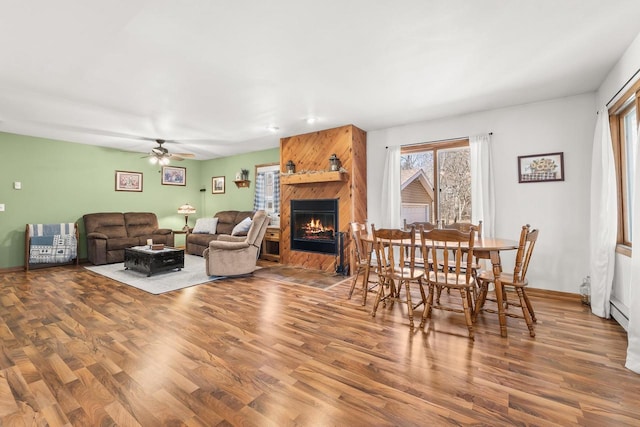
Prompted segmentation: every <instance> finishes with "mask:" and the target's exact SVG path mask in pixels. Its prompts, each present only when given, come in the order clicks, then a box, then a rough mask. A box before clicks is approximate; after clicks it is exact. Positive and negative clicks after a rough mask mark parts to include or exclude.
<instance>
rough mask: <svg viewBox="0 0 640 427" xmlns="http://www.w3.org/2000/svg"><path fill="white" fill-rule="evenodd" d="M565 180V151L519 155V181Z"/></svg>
mask: <svg viewBox="0 0 640 427" xmlns="http://www.w3.org/2000/svg"><path fill="white" fill-rule="evenodd" d="M550 181H564V153H545V154H534V155H529V156H518V182H520V183H527V182H550Z"/></svg>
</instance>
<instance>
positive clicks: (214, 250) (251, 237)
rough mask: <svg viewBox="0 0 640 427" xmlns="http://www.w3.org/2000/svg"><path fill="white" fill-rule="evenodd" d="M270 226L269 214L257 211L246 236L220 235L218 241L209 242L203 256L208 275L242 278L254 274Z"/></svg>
mask: <svg viewBox="0 0 640 427" xmlns="http://www.w3.org/2000/svg"><path fill="white" fill-rule="evenodd" d="M268 225H269V217H268V216H267V213H266V212H265V211H257V212H256V213H255V215H253V219H252V220H251V228H249V232H248V233H247V235H246V236H230V235H220V236H219V237H218V240H213V241H211V242H209V247H208V248H207V249H205V250H204V252H203V254H202V255H203V256H204V259H205V263H206V269H207V275H209V276H240V275H243V274H249V273H253V271H254V270H255V269H256V261H257V260H258V254H259V253H260V246H261V245H262V239H263V238H264V235H265V233H266V232H267V226H268Z"/></svg>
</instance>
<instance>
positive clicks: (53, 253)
mask: <svg viewBox="0 0 640 427" xmlns="http://www.w3.org/2000/svg"><path fill="white" fill-rule="evenodd" d="M29 235H30V236H31V240H30V248H29V263H30V264H38V263H40V264H42V263H64V262H69V261H71V260H73V259H75V258H76V257H77V256H78V253H77V251H78V241H77V239H76V236H75V224H74V223H72V222H70V223H63V224H29Z"/></svg>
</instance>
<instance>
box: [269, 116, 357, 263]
mask: <svg viewBox="0 0 640 427" xmlns="http://www.w3.org/2000/svg"><path fill="white" fill-rule="evenodd" d="M334 153H335V155H336V156H337V157H338V158H339V159H340V162H341V165H342V167H341V169H340V171H330V170H328V168H329V167H330V164H329V157H330V156H331V155H332V154H334ZM289 160H291V161H293V163H295V165H296V169H297V170H299V171H300V172H298V173H293V174H286V173H283V174H281V175H280V262H281V263H283V264H287V265H294V266H298V267H302V268H309V269H315V270H324V271H330V272H334V271H335V269H336V266H337V260H338V257H337V256H335V255H333V254H322V253H315V252H305V251H297V250H291V228H290V227H291V200H300V199H338V229H337V230H336V231H339V232H342V233H343V236H344V256H345V263H348V264H350V265H351V266H353V265H355V264H354V263H355V259H354V258H353V255H352V251H351V232H350V223H351V222H354V221H358V222H365V221H366V218H367V134H366V132H364V131H363V130H361V129H358V128H357V127H355V126H353V125H346V126H341V127H338V128H333V129H326V130H323V131H318V132H312V133H307V134H303V135H296V136H291V137H288V138H282V139H281V140H280V164H281V165H283V166H284V165H286V164H287V162H288V161H289Z"/></svg>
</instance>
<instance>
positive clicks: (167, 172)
mask: <svg viewBox="0 0 640 427" xmlns="http://www.w3.org/2000/svg"><path fill="white" fill-rule="evenodd" d="M162 185H187V168H183V167H179V166H163V167H162Z"/></svg>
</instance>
